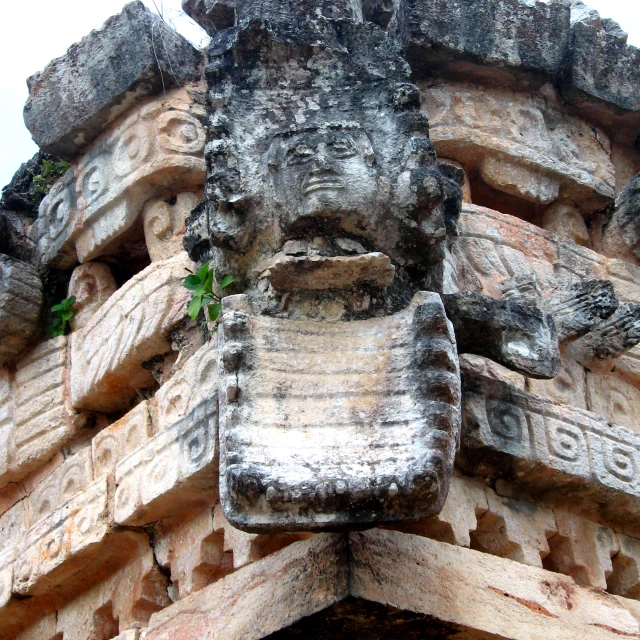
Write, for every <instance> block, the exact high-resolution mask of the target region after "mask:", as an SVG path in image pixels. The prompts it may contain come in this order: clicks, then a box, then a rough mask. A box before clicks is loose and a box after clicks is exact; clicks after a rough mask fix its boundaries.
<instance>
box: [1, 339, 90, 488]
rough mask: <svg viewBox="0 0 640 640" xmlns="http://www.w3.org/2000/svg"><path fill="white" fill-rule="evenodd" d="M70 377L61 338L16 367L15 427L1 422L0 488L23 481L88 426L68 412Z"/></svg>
mask: <svg viewBox="0 0 640 640" xmlns="http://www.w3.org/2000/svg"><path fill="white" fill-rule="evenodd" d="M68 375H69V364H68V355H67V338H66V337H64V336H61V337H58V338H53V339H52V340H47V341H46V342H43V343H42V344H40V345H39V346H37V347H36V348H35V349H33V350H31V351H30V352H29V353H27V354H26V355H25V356H24V357H23V358H22V359H21V360H20V361H19V362H18V363H17V366H16V373H15V375H14V378H13V382H12V387H13V422H11V420H9V419H8V418H6V417H5V421H4V427H3V430H0V437H2V433H3V432H4V434H5V437H6V443H7V445H6V446H7V448H6V454H5V455H6V460H7V466H6V467H5V469H4V473H3V474H2V473H0V485H6V484H7V483H8V482H15V481H17V480H20V479H22V478H24V477H25V476H27V475H28V474H29V473H31V472H32V471H33V470H34V469H37V468H38V467H39V466H40V465H42V464H43V463H44V462H46V461H47V460H49V459H51V458H53V456H54V455H55V453H56V451H57V450H58V449H59V448H60V447H61V446H63V445H64V444H66V443H67V442H68V441H69V440H70V439H71V438H73V436H74V435H75V434H76V433H77V432H78V430H79V429H80V428H82V427H83V426H84V424H85V423H86V418H87V416H86V414H83V413H78V412H76V411H75V410H74V409H73V408H72V407H71V403H70V401H69V397H68V392H67V389H66V379H67V377H68ZM5 389H6V387H5ZM9 406H11V402H9ZM6 407H7V405H6V404H5V410H4V411H5V414H4V415H5V416H7V413H6V411H7V408H6ZM7 425H9V426H7ZM0 461H1V458H0Z"/></svg>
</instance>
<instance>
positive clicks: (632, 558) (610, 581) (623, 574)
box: [607, 534, 640, 600]
mask: <svg viewBox="0 0 640 640" xmlns="http://www.w3.org/2000/svg"><path fill="white" fill-rule="evenodd" d="M617 538H618V544H619V545H620V548H619V550H618V553H617V554H616V555H615V556H614V557H613V562H612V567H613V572H612V573H611V575H609V577H608V578H607V591H609V593H615V594H618V595H621V596H624V597H625V598H633V599H634V600H638V596H639V595H640V540H637V539H636V538H630V537H629V536H624V535H622V534H618V535H617Z"/></svg>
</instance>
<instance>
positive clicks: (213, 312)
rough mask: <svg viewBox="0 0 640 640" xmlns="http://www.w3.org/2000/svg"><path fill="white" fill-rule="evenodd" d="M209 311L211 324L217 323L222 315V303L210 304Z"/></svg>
mask: <svg viewBox="0 0 640 640" xmlns="http://www.w3.org/2000/svg"><path fill="white" fill-rule="evenodd" d="M207 310H208V311H209V320H211V322H215V321H216V320H217V319H218V316H219V315H220V311H222V304H221V303H220V302H218V303H217V304H210V305H209V306H208V307H207Z"/></svg>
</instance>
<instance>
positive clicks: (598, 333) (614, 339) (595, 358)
mask: <svg viewBox="0 0 640 640" xmlns="http://www.w3.org/2000/svg"><path fill="white" fill-rule="evenodd" d="M639 342H640V305H638V304H634V303H631V302H625V303H623V304H621V305H620V306H619V307H618V309H617V311H616V312H615V313H614V314H613V315H612V316H610V317H609V318H608V319H607V320H604V321H603V322H601V323H600V324H598V325H596V327H595V328H594V329H593V330H592V331H591V332H590V333H587V334H586V335H584V336H582V337H581V338H578V339H577V340H576V341H575V342H572V343H571V344H570V345H569V346H568V348H567V354H568V355H569V356H570V357H572V358H573V359H574V360H576V361H577V362H579V363H580V364H581V365H582V366H583V367H585V368H587V369H589V370H591V371H596V372H600V373H606V372H608V371H611V369H612V368H613V363H612V360H614V359H615V358H617V357H618V356H620V355H622V354H623V353H625V352H626V351H629V349H631V348H633V347H635V346H636V345H637V344H638V343H639Z"/></svg>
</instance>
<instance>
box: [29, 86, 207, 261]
mask: <svg viewBox="0 0 640 640" xmlns="http://www.w3.org/2000/svg"><path fill="white" fill-rule="evenodd" d="M203 117H204V111H203V109H202V107H200V106H198V105H195V104H194V103H193V99H192V98H191V97H190V96H189V94H188V93H187V92H186V91H178V92H175V91H174V92H170V93H168V94H167V95H166V96H165V97H163V98H159V99H156V100H154V101H151V102H149V103H148V104H145V105H142V106H140V107H138V108H136V109H135V110H134V111H133V113H132V114H131V115H129V116H128V117H127V118H126V119H125V120H124V121H123V122H121V123H120V124H119V125H118V126H116V127H115V128H114V129H113V130H112V131H109V132H108V133H106V134H105V135H104V136H102V137H101V138H100V139H98V140H97V141H96V142H95V143H94V144H93V145H92V146H91V148H90V149H89V150H88V151H87V153H86V154H85V155H84V156H82V158H81V159H80V160H79V161H78V162H77V163H76V164H74V165H73V166H72V170H73V176H76V177H75V178H66V177H65V180H66V181H68V182H69V184H68V186H66V187H64V189H63V188H62V187H60V193H58V189H56V190H55V191H54V192H53V194H50V195H49V196H48V197H47V198H45V199H44V200H43V201H42V204H41V205H40V210H39V214H38V218H37V219H36V221H35V222H34V223H33V225H32V226H31V229H30V231H29V235H30V237H31V239H32V240H33V241H34V242H35V244H36V257H37V259H38V260H39V261H40V263H41V264H43V265H45V266H52V267H56V268H62V269H68V268H69V267H72V266H73V265H74V264H75V263H76V262H78V261H80V262H87V261H89V260H92V259H94V258H96V257H98V256H100V255H102V254H104V253H113V252H116V251H117V250H118V249H119V248H120V245H121V244H122V243H123V242H124V241H125V240H126V236H123V234H125V232H126V231H127V230H129V229H130V228H131V227H132V226H133V225H134V223H135V222H136V220H137V219H138V217H139V216H140V215H141V214H142V211H143V206H144V203H145V202H146V201H147V200H149V199H151V198H155V197H164V198H167V197H170V196H172V195H173V194H174V193H179V192H183V191H188V190H190V189H193V188H196V189H198V188H200V187H201V185H202V184H203V182H204V157H203V154H204V142H205V134H204V129H203V127H202V124H201V120H202V119H203ZM67 175H69V172H68V173H67ZM74 203H75V204H74Z"/></svg>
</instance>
